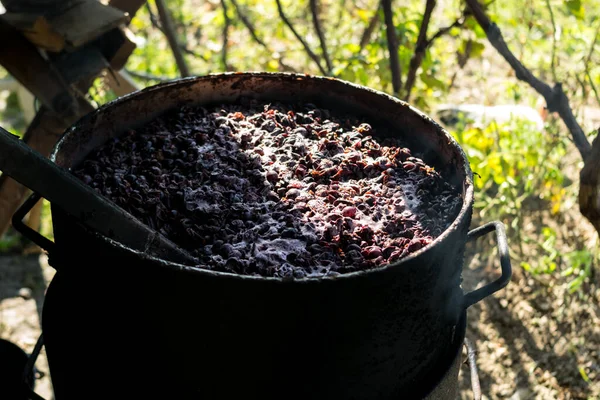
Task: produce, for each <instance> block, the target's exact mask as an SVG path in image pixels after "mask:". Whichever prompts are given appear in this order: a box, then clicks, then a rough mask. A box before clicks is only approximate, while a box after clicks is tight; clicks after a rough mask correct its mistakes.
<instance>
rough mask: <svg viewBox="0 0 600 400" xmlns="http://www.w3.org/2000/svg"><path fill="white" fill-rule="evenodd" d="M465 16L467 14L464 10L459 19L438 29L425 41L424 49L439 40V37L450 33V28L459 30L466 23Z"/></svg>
mask: <svg viewBox="0 0 600 400" xmlns="http://www.w3.org/2000/svg"><path fill="white" fill-rule="evenodd" d="M466 14H467V12H466V10H465V13H464V14H463V15H461V16H460V17H459V18H457V19H456V21H454V22H453V23H452V24H451V25H449V26H445V27H443V28H440V30H439V31H437V32H436V33H435V34H433V36H431V37H430V38H429V39H428V40H427V43H426V46H425V47H426V48H427V47H429V46H431V45H432V44H433V42H435V41H436V40H437V39H439V38H440V37H442V36H444V35H445V34H447V33H448V32H450V31H451V30H452V28H459V27H461V26H463V25H464V23H465V21H466Z"/></svg>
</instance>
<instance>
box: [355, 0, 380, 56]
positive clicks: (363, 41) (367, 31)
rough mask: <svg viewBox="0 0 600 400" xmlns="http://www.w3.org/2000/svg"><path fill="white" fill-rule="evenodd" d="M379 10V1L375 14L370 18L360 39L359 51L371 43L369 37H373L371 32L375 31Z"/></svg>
mask: <svg viewBox="0 0 600 400" xmlns="http://www.w3.org/2000/svg"><path fill="white" fill-rule="evenodd" d="M380 8H381V1H380V2H379V3H377V9H376V10H375V13H374V14H373V16H372V17H371V20H370V21H369V25H367V28H366V29H365V31H364V32H363V34H362V36H361V37H360V44H359V46H360V49H361V50H362V49H363V48H364V47H365V46H366V45H367V44H369V42H370V41H371V36H373V32H375V29H377V25H379V9H380Z"/></svg>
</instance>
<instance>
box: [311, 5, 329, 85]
mask: <svg viewBox="0 0 600 400" xmlns="http://www.w3.org/2000/svg"><path fill="white" fill-rule="evenodd" d="M310 12H311V13H312V19H313V24H314V26H315V31H316V32H317V36H319V42H320V43H321V52H322V55H323V58H324V59H325V64H326V65H327V72H328V75H331V70H332V69H333V66H332V65H331V59H330V58H329V52H328V51H327V43H326V41H325V35H324V34H323V28H322V27H321V21H320V20H319V5H318V4H317V0H310Z"/></svg>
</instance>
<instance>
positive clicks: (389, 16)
mask: <svg viewBox="0 0 600 400" xmlns="http://www.w3.org/2000/svg"><path fill="white" fill-rule="evenodd" d="M381 3H382V6H383V17H384V20H385V32H386V37H387V44H388V52H389V54H390V69H391V72H392V88H393V89H394V95H396V96H398V95H400V90H401V89H402V70H401V67H400V59H399V55H398V48H399V43H398V35H396V27H395V26H394V13H393V11H392V0H382V2H381Z"/></svg>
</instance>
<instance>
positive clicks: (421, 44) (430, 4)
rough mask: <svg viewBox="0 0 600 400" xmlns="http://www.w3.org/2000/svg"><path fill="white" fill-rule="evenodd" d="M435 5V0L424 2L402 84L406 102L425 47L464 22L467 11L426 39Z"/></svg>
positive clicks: (421, 61) (423, 55) (408, 99)
mask: <svg viewBox="0 0 600 400" xmlns="http://www.w3.org/2000/svg"><path fill="white" fill-rule="evenodd" d="M435 5H436V1H435V0H427V3H426V4H425V12H424V13H423V20H422V22H421V27H420V28H419V36H418V38H417V44H416V46H415V51H414V53H413V55H412V57H411V59H410V65H409V69H408V73H407V76H406V82H405V84H404V101H407V102H408V101H410V94H411V92H412V89H413V87H414V85H415V82H416V75H417V70H418V69H419V67H420V66H421V64H422V63H423V58H424V57H425V52H426V51H427V49H428V48H429V47H431V45H432V44H433V43H434V42H435V41H436V40H437V39H439V38H440V37H442V36H444V35H445V34H447V33H448V32H450V30H452V28H455V27H460V26H462V25H463V24H464V23H465V16H466V14H467V12H465V13H463V15H461V16H460V17H459V18H457V19H456V20H455V21H454V22H453V23H452V24H451V25H449V26H446V27H443V28H440V30H438V31H437V32H436V33H435V34H433V36H431V37H430V38H429V39H427V28H428V27H429V22H430V20H431V14H432V13H433V9H434V8H435Z"/></svg>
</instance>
